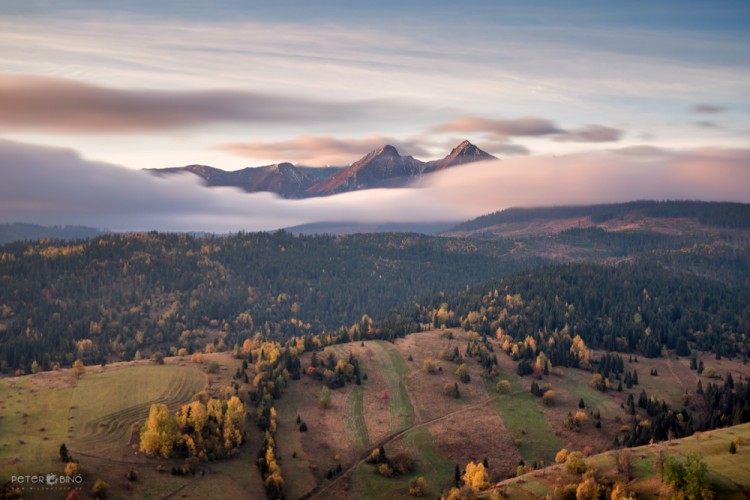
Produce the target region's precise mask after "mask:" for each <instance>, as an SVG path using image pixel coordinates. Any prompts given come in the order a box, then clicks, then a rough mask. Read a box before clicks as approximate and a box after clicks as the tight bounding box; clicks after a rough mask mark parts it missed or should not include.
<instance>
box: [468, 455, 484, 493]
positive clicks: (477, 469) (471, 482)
mask: <svg viewBox="0 0 750 500" xmlns="http://www.w3.org/2000/svg"><path fill="white" fill-rule="evenodd" d="M463 479H464V483H465V484H467V485H468V486H471V488H472V489H474V490H475V491H481V490H483V489H485V488H488V487H489V486H490V477H489V475H488V474H487V470H485V468H484V464H483V463H481V462H480V463H478V464H475V463H474V462H469V463H468V464H466V472H465V473H464V478H463Z"/></svg>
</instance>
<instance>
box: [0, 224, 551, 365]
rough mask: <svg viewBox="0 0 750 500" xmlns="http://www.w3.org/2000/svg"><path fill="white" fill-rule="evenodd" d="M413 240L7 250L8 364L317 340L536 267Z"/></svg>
mask: <svg viewBox="0 0 750 500" xmlns="http://www.w3.org/2000/svg"><path fill="white" fill-rule="evenodd" d="M512 248H513V244H512V243H511V242H506V241H495V242H484V241H474V240H461V239H445V238H439V237H428V236H422V235H416V234H364V235H351V236H344V237H333V236H295V235H292V234H289V233H285V232H278V233H240V234H236V235H232V236H227V237H212V236H206V237H191V236H189V235H185V234H159V233H147V234H128V235H106V236H102V237H98V238H94V239H90V240H80V241H73V242H60V241H51V242H50V241H41V242H36V243H13V244H8V245H5V246H3V247H0V368H1V369H2V370H3V371H5V372H7V371H10V370H16V369H19V368H20V369H22V370H25V371H29V370H30V369H31V365H32V363H33V362H34V361H37V363H38V364H39V365H40V366H41V368H42V369H50V368H51V367H53V366H54V364H55V363H59V364H62V365H70V364H71V363H72V362H73V360H74V359H75V358H82V359H84V360H85V361H86V362H89V363H90V362H96V363H98V362H100V361H102V360H104V359H110V360H112V359H133V357H135V356H136V354H137V353H139V351H141V350H143V351H144V352H143V353H140V354H143V355H146V354H148V352H150V351H152V350H154V349H155V348H156V347H159V348H162V349H163V348H168V347H171V348H176V349H179V348H185V349H187V350H188V351H189V352H191V351H192V350H193V349H195V348H198V347H200V348H203V347H204V346H205V344H206V343H207V342H214V341H215V342H216V344H217V345H218V346H222V345H223V346H227V345H228V346H230V347H231V345H233V344H234V342H236V340H237V339H239V338H243V337H245V336H247V335H249V334H253V333H255V332H261V333H263V334H264V335H267V336H268V337H269V338H288V337H290V336H293V335H304V334H306V333H309V332H313V333H317V332H320V331H323V330H325V329H331V330H333V329H336V328H338V327H340V326H342V325H351V324H352V323H355V322H358V321H360V320H361V319H362V317H363V316H364V315H369V316H370V317H372V318H376V319H377V318H381V317H383V316H384V315H385V314H386V313H387V312H388V311H390V310H392V309H398V308H401V307H402V306H403V304H404V303H408V302H410V301H413V300H416V299H418V298H420V297H422V296H425V295H428V294H435V293H438V292H441V291H448V290H452V289H456V288H459V287H462V286H465V285H466V284H469V283H472V282H479V281H482V280H485V279H487V278H488V277H490V276H495V275H498V274H503V273H507V272H510V271H514V270H518V269H521V268H523V267H526V266H527V265H532V264H536V263H538V262H539V259H535V258H528V257H525V256H523V255H522V254H515V255H513V254H511V253H510V252H511V249H512Z"/></svg>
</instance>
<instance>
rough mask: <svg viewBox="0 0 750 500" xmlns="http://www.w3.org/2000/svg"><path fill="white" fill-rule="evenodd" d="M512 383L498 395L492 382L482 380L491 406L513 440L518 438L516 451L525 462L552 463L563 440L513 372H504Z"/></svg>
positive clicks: (505, 376) (505, 377)
mask: <svg viewBox="0 0 750 500" xmlns="http://www.w3.org/2000/svg"><path fill="white" fill-rule="evenodd" d="M502 378H504V379H506V380H508V382H510V384H511V392H510V393H508V394H498V393H497V391H496V390H495V383H494V381H489V380H488V381H485V390H486V391H487V394H488V395H489V396H490V397H491V398H492V406H493V407H494V408H495V411H497V412H498V414H499V415H500V416H501V418H502V419H503V422H504V423H505V427H506V428H507V429H508V432H510V433H511V435H512V436H513V439H515V440H517V441H520V443H521V445H520V446H519V447H518V451H519V452H520V453H521V456H522V457H523V459H524V461H526V462H528V463H532V462H536V461H539V460H544V461H545V463H551V462H552V461H553V460H554V458H555V453H557V452H558V451H559V450H560V448H562V447H563V446H562V442H561V441H560V439H558V437H557V436H555V433H554V432H553V431H552V428H551V427H550V425H549V422H548V421H547V419H546V417H545V416H544V413H542V411H541V410H540V409H539V406H538V404H537V402H536V400H535V398H534V396H532V395H531V393H529V392H528V391H527V390H525V389H524V388H523V387H522V386H521V383H520V381H519V378H518V376H517V375H515V374H512V373H511V374H505V375H503V377H502Z"/></svg>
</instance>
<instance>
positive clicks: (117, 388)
mask: <svg viewBox="0 0 750 500" xmlns="http://www.w3.org/2000/svg"><path fill="white" fill-rule="evenodd" d="M204 384H205V376H204V374H203V373H201V372H200V371H199V370H197V369H196V368H195V367H193V366H192V365H188V366H176V365H175V364H166V365H151V364H145V363H144V364H136V365H132V364H128V365H125V366H114V365H112V366H107V367H106V368H104V369H102V368H101V367H89V368H88V373H86V374H84V375H83V376H82V377H81V378H80V379H78V380H76V379H75V378H73V376H72V374H71V373H70V370H62V371H59V372H43V373H39V374H37V375H31V376H25V377H15V378H6V379H2V380H0V415H1V416H2V425H0V482H5V481H7V480H8V479H9V478H10V476H12V475H27V474H37V473H39V472H40V471H42V472H44V473H47V472H52V473H62V470H63V467H64V464H62V463H61V462H60V459H59V458H58V452H59V447H60V445H61V444H62V443H66V445H67V446H68V449H69V450H71V452H72V455H73V457H74V458H76V459H78V460H80V461H81V467H82V469H83V470H84V475H85V480H86V481H87V482H86V483H84V488H89V487H90V486H91V482H92V481H93V480H94V479H96V478H97V477H105V478H107V479H108V480H109V479H110V475H113V477H114V476H117V477H123V476H124V472H126V471H127V469H128V468H129V465H127V463H130V462H132V463H134V464H135V465H136V467H138V468H139V470H141V471H142V472H144V473H145V472H146V471H147V470H149V469H152V467H147V466H144V463H143V462H142V460H143V458H142V457H133V454H132V449H130V446H129V437H130V428H131V425H132V424H133V423H134V422H141V421H143V420H144V419H145V418H146V416H147V415H148V411H149V407H150V405H151V403H153V402H162V403H164V404H167V405H168V406H169V407H170V409H171V410H175V409H176V408H177V407H178V406H179V405H180V404H182V403H185V402H187V401H189V400H190V397H191V396H192V395H193V394H195V393H196V392H199V391H200V390H201V389H203V387H204ZM115 469H116V470H115ZM121 469H122V470H121ZM162 478H163V479H162V480H160V481H159V483H158V486H157V484H156V483H153V482H151V483H150V484H151V492H156V491H157V490H158V491H159V492H162V491H163V492H168V491H170V489H174V486H175V484H174V483H175V481H173V480H172V477H171V476H169V477H165V476H162ZM147 484H149V483H147V479H146V478H145V477H144V480H143V481H142V482H140V483H139V485H141V486H143V487H146V485H147Z"/></svg>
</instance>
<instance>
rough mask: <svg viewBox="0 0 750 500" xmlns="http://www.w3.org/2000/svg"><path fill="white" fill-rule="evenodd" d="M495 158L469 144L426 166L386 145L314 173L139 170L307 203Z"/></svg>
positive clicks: (292, 168) (275, 168)
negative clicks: (343, 164)
mask: <svg viewBox="0 0 750 500" xmlns="http://www.w3.org/2000/svg"><path fill="white" fill-rule="evenodd" d="M496 159H497V158H496V157H494V156H492V155H491V154H489V153H486V152H485V151H482V150H481V149H479V148H478V147H476V146H475V145H474V144H472V143H470V142H469V141H463V142H462V143H461V144H459V145H458V146H456V147H455V148H454V149H453V150H452V151H451V152H450V154H449V155H447V156H446V157H445V158H442V159H440V160H433V161H428V162H423V161H420V160H417V159H416V158H413V157H411V156H402V155H401V154H399V152H398V151H397V150H396V148H395V147H393V146H390V145H386V146H383V147H380V148H378V149H376V150H374V151H371V152H370V153H368V154H366V155H365V156H363V157H362V158H361V159H359V160H357V161H355V162H354V163H352V164H351V165H349V166H348V167H321V168H317V167H305V166H297V165H293V164H292V163H286V162H285V163H276V164H273V165H266V166H262V167H248V168H244V169H242V170H236V171H226V170H221V169H219V168H214V167H210V166H207V165H188V166H185V167H170V168H153V169H145V170H146V171H148V172H149V173H152V174H154V175H158V176H161V177H163V176H168V175H172V174H179V173H183V172H189V173H191V174H194V175H197V176H198V177H200V178H202V179H203V181H204V182H205V184H206V185H207V186H229V187H238V188H240V189H243V190H245V191H247V192H248V193H256V192H260V191H268V192H272V193H277V194H279V195H280V196H282V197H284V198H307V197H313V196H329V195H332V194H337V193H344V192H348V191H359V190H362V189H373V188H398V187H403V186H405V185H407V184H408V183H410V182H412V181H414V180H416V179H418V178H420V177H422V176H424V175H427V174H430V173H433V172H437V171H440V170H445V169H447V168H451V167H455V166H459V165H464V164H467V163H474V162H478V161H486V160H496Z"/></svg>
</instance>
